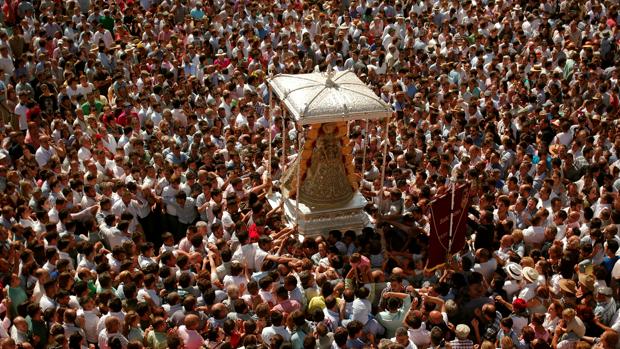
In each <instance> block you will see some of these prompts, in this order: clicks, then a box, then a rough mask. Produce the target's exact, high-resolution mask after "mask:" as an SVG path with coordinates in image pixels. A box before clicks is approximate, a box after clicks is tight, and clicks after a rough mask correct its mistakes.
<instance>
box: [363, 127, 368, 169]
mask: <svg viewBox="0 0 620 349" xmlns="http://www.w3.org/2000/svg"><path fill="white" fill-rule="evenodd" d="M362 148H363V149H362V151H363V153H362V179H364V173H365V172H366V148H368V119H366V128H365V130H364V144H363V147H362Z"/></svg>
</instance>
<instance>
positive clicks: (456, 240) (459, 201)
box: [450, 184, 471, 254]
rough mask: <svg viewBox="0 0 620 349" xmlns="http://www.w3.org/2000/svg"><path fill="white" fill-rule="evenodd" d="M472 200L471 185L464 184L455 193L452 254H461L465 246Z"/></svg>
mask: <svg viewBox="0 0 620 349" xmlns="http://www.w3.org/2000/svg"><path fill="white" fill-rule="evenodd" d="M470 203H471V200H470V199H469V185H468V184H462V185H460V186H458V187H457V188H456V192H455V193H454V208H453V209H452V215H453V217H454V218H452V220H453V224H452V249H451V251H450V253H452V254H454V253H457V252H459V251H460V250H462V249H463V247H464V246H465V233H467V211H468V210H469V205H470Z"/></svg>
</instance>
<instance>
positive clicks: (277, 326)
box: [261, 311, 291, 343]
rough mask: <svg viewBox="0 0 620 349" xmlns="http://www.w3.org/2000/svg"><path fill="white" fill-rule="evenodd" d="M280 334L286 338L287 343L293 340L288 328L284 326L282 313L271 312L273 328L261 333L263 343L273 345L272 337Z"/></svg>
mask: <svg viewBox="0 0 620 349" xmlns="http://www.w3.org/2000/svg"><path fill="white" fill-rule="evenodd" d="M276 334H279V335H281V336H282V338H284V341H285V342H288V341H290V340H291V333H290V332H289V331H288V329H287V328H286V326H282V313H280V312H279V311H272V312H271V326H269V327H265V328H264V329H263V332H262V333H261V337H262V338H263V343H271V337H273V336H275V335H276Z"/></svg>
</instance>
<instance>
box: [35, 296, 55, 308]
mask: <svg viewBox="0 0 620 349" xmlns="http://www.w3.org/2000/svg"><path fill="white" fill-rule="evenodd" d="M39 306H40V307H41V310H42V311H46V310H47V309H49V308H56V302H54V300H53V299H51V298H50V297H48V296H47V295H43V296H42V297H41V300H40V301H39Z"/></svg>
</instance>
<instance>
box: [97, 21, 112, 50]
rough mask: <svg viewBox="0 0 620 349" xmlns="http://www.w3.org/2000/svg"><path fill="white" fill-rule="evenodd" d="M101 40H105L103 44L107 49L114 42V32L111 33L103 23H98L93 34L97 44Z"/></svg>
mask: <svg viewBox="0 0 620 349" xmlns="http://www.w3.org/2000/svg"><path fill="white" fill-rule="evenodd" d="M100 41H103V45H104V46H105V48H106V50H107V49H109V48H110V47H112V44H113V43H114V38H113V37H112V33H110V31H109V30H107V29H105V28H104V27H103V24H102V23H99V24H98V25H97V31H96V32H95V34H94V35H93V42H94V43H95V44H96V45H99V42H100Z"/></svg>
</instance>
